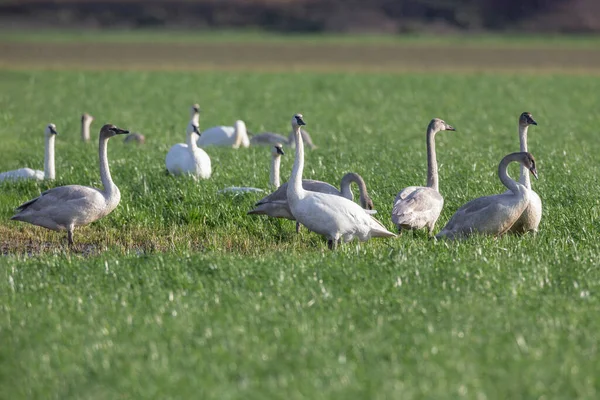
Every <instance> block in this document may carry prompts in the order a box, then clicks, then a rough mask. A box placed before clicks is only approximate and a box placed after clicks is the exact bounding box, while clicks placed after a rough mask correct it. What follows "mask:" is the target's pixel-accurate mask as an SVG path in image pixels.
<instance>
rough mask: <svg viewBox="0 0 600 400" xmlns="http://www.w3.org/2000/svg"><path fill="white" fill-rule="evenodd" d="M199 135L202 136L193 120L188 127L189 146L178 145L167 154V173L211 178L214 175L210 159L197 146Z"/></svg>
mask: <svg viewBox="0 0 600 400" xmlns="http://www.w3.org/2000/svg"><path fill="white" fill-rule="evenodd" d="M197 135H200V131H199V130H198V125H196V123H195V122H194V119H193V118H192V120H191V121H190V122H189V123H188V126H187V144H185V143H177V144H175V145H173V146H172V147H171V149H169V152H168V153H167V157H166V159H165V163H166V165H167V171H169V172H170V173H171V174H173V175H185V174H189V175H191V176H193V177H198V178H202V179H208V178H210V175H211V173H212V167H211V163H210V157H209V156H208V154H206V152H205V151H204V150H202V149H201V148H199V147H198V145H197V144H196V141H197Z"/></svg>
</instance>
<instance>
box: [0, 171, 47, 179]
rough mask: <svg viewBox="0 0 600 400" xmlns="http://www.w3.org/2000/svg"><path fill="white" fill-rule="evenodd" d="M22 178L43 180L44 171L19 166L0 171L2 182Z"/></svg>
mask: <svg viewBox="0 0 600 400" xmlns="http://www.w3.org/2000/svg"><path fill="white" fill-rule="evenodd" d="M20 179H34V180H38V181H41V180H43V179H44V171H37V170H34V169H31V168H19V169H15V170H13V171H7V172H3V173H0V182H3V181H15V180H20Z"/></svg>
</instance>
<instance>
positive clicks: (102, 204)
mask: <svg viewBox="0 0 600 400" xmlns="http://www.w3.org/2000/svg"><path fill="white" fill-rule="evenodd" d="M127 133H129V131H126V130H124V129H121V128H117V127H116V126H114V125H110V124H107V125H104V126H103V127H102V129H101V130H100V141H99V142H100V143H99V154H100V156H99V158H100V179H101V180H102V186H104V189H103V190H100V189H96V188H92V187H87V186H79V185H69V186H59V187H56V188H53V189H50V190H46V191H45V192H43V193H42V194H41V195H40V196H39V197H37V198H35V199H33V200H29V201H28V202H26V203H23V204H21V205H20V206H19V207H17V209H16V211H17V213H16V214H15V215H14V216H13V217H12V218H11V219H13V220H16V221H23V222H28V223H30V224H33V225H38V226H42V227H44V228H47V229H51V230H53V231H61V230H66V231H67V237H68V241H69V244H70V245H71V244H73V229H75V227H78V226H83V225H87V224H89V223H92V222H94V221H96V220H98V219H100V218H102V217H104V216H106V215H108V214H110V213H111V212H112V210H114V209H115V208H116V207H117V205H119V201H120V200H121V193H120V192H119V188H118V187H117V186H116V185H115V184H114V183H113V181H112V178H111V176H110V170H109V167H108V156H107V147H108V139H110V138H111V137H113V136H115V135H121V134H127Z"/></svg>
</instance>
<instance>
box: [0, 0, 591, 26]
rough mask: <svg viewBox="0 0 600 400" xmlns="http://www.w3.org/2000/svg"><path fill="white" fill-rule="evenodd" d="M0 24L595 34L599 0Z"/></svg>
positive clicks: (23, 14) (139, 13)
mask: <svg viewBox="0 0 600 400" xmlns="http://www.w3.org/2000/svg"><path fill="white" fill-rule="evenodd" d="M0 27H2V28H4V29H6V28H9V29H13V28H14V29H33V28H44V29H47V28H60V29H64V28H71V29H72V28H94V29H102V28H108V27H113V28H114V27H120V28H128V29H136V28H146V29H150V28H172V29H186V30H189V29H194V30H213V29H258V30H265V31H273V32H311V33H321V32H332V33H386V34H402V33H434V34H448V33H457V32H469V33H470V32H473V33H478V32H479V33H481V32H514V33H533V32H535V33H544V34H547V33H593V32H600V1H598V0H175V1H171V0H104V1H101V0H55V1H50V0H0Z"/></svg>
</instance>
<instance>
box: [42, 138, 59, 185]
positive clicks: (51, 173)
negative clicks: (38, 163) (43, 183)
mask: <svg viewBox="0 0 600 400" xmlns="http://www.w3.org/2000/svg"><path fill="white" fill-rule="evenodd" d="M55 139H56V138H55V136H54V135H46V152H45V154H44V178H45V179H54V178H56V170H55V169H54V141H55Z"/></svg>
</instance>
